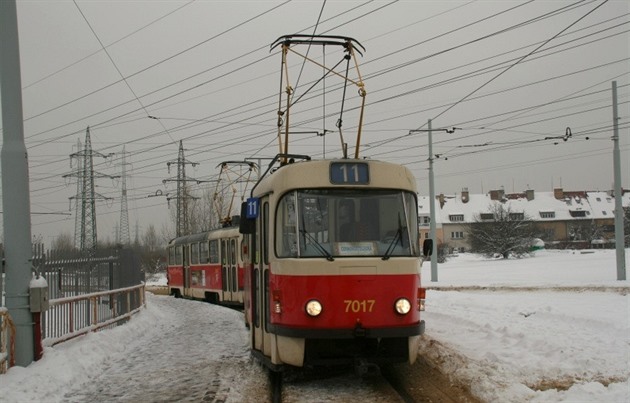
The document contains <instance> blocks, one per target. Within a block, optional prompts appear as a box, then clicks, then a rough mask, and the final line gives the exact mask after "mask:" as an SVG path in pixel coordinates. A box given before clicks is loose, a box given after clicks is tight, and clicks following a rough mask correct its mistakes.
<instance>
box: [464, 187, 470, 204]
mask: <svg viewBox="0 0 630 403" xmlns="http://www.w3.org/2000/svg"><path fill="white" fill-rule="evenodd" d="M469 198H470V196H469V193H468V188H463V189H462V203H468V200H469Z"/></svg>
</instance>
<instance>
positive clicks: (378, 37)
mask: <svg viewBox="0 0 630 403" xmlns="http://www.w3.org/2000/svg"><path fill="white" fill-rule="evenodd" d="M629 4H630V3H629V2H628V1H625V0H624V1H607V2H606V1H534V2H513V1H303V0H293V1H208V0H197V1H155V2H147V1H81V0H77V1H19V2H18V4H17V12H18V24H19V35H20V37H19V40H20V55H21V69H22V88H23V104H24V105H23V107H24V121H25V138H26V145H27V148H28V153H29V167H30V168H29V169H30V172H29V173H30V181H31V183H30V190H31V210H32V213H33V217H32V224H33V227H32V233H33V235H34V236H39V235H41V237H42V238H43V240H44V242H45V243H47V244H48V245H50V242H51V241H52V240H53V239H54V237H55V236H57V235H58V234H59V233H67V234H71V235H74V224H75V211H74V206H73V205H72V203H71V202H70V200H69V198H70V197H74V196H75V195H76V191H77V187H76V183H75V182H74V181H75V178H73V177H66V178H64V175H68V174H72V173H73V172H75V173H76V168H77V164H76V161H73V162H72V164H71V159H70V154H72V153H76V152H77V142H78V141H79V140H80V141H81V142H83V141H84V139H85V131H86V128H87V127H88V126H89V127H90V132H91V140H92V148H93V150H94V151H95V153H100V154H103V155H108V154H110V153H116V154H115V155H113V156H111V157H110V158H107V159H105V158H101V157H98V156H95V157H94V167H95V171H97V172H98V173H101V174H103V175H113V176H119V175H121V171H122V151H123V147H124V149H125V150H126V162H127V165H126V172H127V174H128V175H129V176H128V178H127V181H126V184H127V190H128V205H129V221H130V226H131V233H132V235H131V236H132V239H133V237H134V236H135V228H136V224H137V227H138V228H139V230H140V231H141V232H143V231H144V230H145V229H146V228H147V226H148V225H149V224H151V223H152V224H154V225H155V227H156V228H157V229H158V230H159V229H161V228H163V227H166V226H170V227H171V229H172V228H173V224H172V223H170V219H169V216H170V213H171V212H172V211H173V209H174V206H175V200H171V202H170V209H169V205H168V204H167V200H166V198H165V197H148V196H149V195H154V194H156V192H158V193H159V192H162V193H163V194H166V193H168V192H171V194H173V192H174V189H175V183H174V182H168V183H167V184H166V185H165V184H164V183H163V180H165V179H169V178H174V177H175V176H176V174H177V172H176V169H175V165H171V170H170V172H169V171H168V166H167V162H169V161H170V162H175V161H176V160H177V157H178V145H179V141H180V140H182V141H183V145H184V149H185V156H186V159H187V160H188V161H189V162H191V163H192V162H194V163H196V164H198V165H195V166H193V165H192V164H188V165H187V166H186V174H187V175H188V176H189V177H192V178H195V179H198V180H204V181H211V180H213V179H216V178H217V175H218V174H219V170H218V169H217V165H218V164H219V163H221V162H222V161H235V160H244V159H245V158H252V159H258V158H261V159H262V161H265V160H264V159H265V158H269V157H272V156H274V155H275V154H276V153H277V152H278V143H277V140H276V133H277V130H276V120H277V109H278V89H279V82H280V81H279V80H280V69H279V67H280V61H281V59H280V54H279V50H278V49H274V50H272V51H270V45H271V43H273V42H274V41H275V40H276V39H277V38H278V37H280V36H282V35H285V34H293V33H303V34H312V33H314V32H315V33H317V34H328V35H343V36H350V37H353V38H355V39H356V40H357V41H358V42H359V43H360V44H361V45H363V46H364V47H365V51H364V52H363V57H360V58H359V62H360V65H359V69H360V73H361V76H362V78H363V81H364V82H365V89H366V91H367V97H366V114H365V123H364V134H363V140H362V148H361V152H360V156H361V157H368V158H373V159H382V160H387V161H396V162H400V163H402V164H405V165H406V166H408V167H409V168H410V169H411V170H412V171H413V173H414V174H415V175H416V178H417V182H418V186H419V189H420V194H421V195H428V159H429V155H428V150H427V142H428V136H427V133H426V132H416V133H413V134H409V131H410V130H414V129H421V130H425V129H427V121H428V120H429V119H432V127H433V129H441V128H451V127H457V128H459V129H458V130H456V131H455V132H454V133H452V134H449V133H446V132H444V131H439V130H438V131H435V132H434V133H433V151H434V154H435V155H434V157H435V159H434V161H435V164H434V172H435V180H436V182H435V190H436V193H446V194H455V193H459V192H460V191H461V190H462V189H463V188H468V190H469V191H470V192H472V193H486V192H488V191H490V190H492V189H499V188H501V187H504V188H505V190H506V191H508V192H512V191H515V192H519V191H524V190H525V189H528V188H530V189H535V190H537V191H551V190H552V189H553V188H554V187H562V188H564V189H566V190H610V189H612V187H613V152H612V151H613V142H612V140H611V137H612V134H613V132H612V121H613V119H612V116H613V111H612V91H611V87H612V82H613V81H616V82H617V86H618V104H619V116H620V120H619V125H620V135H621V141H620V144H621V159H622V178H623V180H622V186H623V187H624V188H629V187H630V180H629V177H630V168H629V165H628V161H629V160H630V158H629V148H630V147H629V144H630V141H629V137H630V133H629V130H628V116H629V114H630V113H629V107H628V93H629V91H628V83H629V77H630V74H629V73H630V62H629V59H628V58H629V48H630V44H629V38H630V35H629V34H628V29H629V28H630V18H629V16H628V13H629V12H630V6H629ZM299 50H300V51H303V52H307V51H308V52H309V56H310V57H312V58H313V59H316V60H318V61H320V62H321V61H322V60H323V59H324V58H325V62H326V64H327V65H332V64H335V63H337V61H338V59H339V58H340V53H339V49H336V48H333V47H328V48H326V52H325V55H324V52H323V51H322V49H321V48H320V47H313V48H312V49H310V50H307V48H306V47H303V48H300V49H299ZM289 56H290V57H289V61H288V64H289V67H290V69H291V73H290V79H291V80H292V83H291V84H292V85H293V86H294V87H295V93H296V96H299V95H300V94H303V93H304V92H305V90H306V89H307V88H308V87H310V86H311V85H312V83H313V80H315V79H316V78H318V77H317V74H319V73H320V72H321V68H319V70H317V69H313V68H312V66H313V65H312V66H310V67H308V68H310V70H308V69H307V67H306V66H305V68H304V70H303V72H302V73H301V74H302V75H301V74H300V69H301V63H302V61H301V59H299V58H298V57H295V56H292V55H289ZM298 77H299V82H297V81H298ZM340 83H341V81H340V80H339V79H336V78H335V77H329V78H327V79H326V81H325V85H326V94H327V95H326V100H325V115H326V118H322V116H323V115H324V101H322V100H321V97H317V98H316V100H306V99H307V98H308V96H307V97H305V98H304V99H305V101H304V102H302V103H298V104H297V105H296V107H295V109H293V112H292V116H291V122H292V123H293V128H292V130H294V131H310V132H323V131H324V130H331V132H330V133H328V134H327V135H326V136H325V137H319V136H317V135H315V134H296V135H294V136H293V141H292V142H291V146H290V147H291V148H290V151H291V152H294V153H302V154H309V155H312V156H313V158H322V157H323V156H324V153H325V157H326V158H331V157H339V156H341V152H340V139H339V135H338V133H337V129H336V127H335V124H336V122H337V120H338V119H339V117H340V115H339V109H340V99H341V91H340ZM321 91H322V85H319V86H318V87H315V88H314V89H313V90H312V92H311V93H309V96H318V95H319V94H321ZM347 94H348V95H347V99H346V102H345V106H346V111H345V112H344V114H343V130H344V132H343V133H344V138H345V140H346V141H347V142H348V143H349V144H350V149H351V150H350V151H351V152H354V142H355V137H356V129H357V124H358V119H357V113H356V110H357V107H358V105H359V99H358V97H357V91H356V88H352V87H350V88H349V89H348V93H347ZM149 116H153V117H156V118H158V119H151V118H149ZM567 128H569V130H570V132H571V134H572V137H571V138H569V139H568V141H566V142H565V141H563V140H562V139H560V137H562V136H564V135H565V134H566V133H567ZM549 137H556V138H557V139H555V140H554V139H552V140H549V139H547V140H546V138H549ZM586 138H588V140H586ZM555 143H558V144H555ZM438 156H439V158H438ZM73 170H74V171H73ZM96 184H97V188H96V191H97V193H98V194H100V195H103V196H106V197H110V198H113V200H110V201H109V202H99V203H98V204H97V223H98V236H99V239H100V240H104V239H107V238H109V239H110V240H113V239H115V228H116V227H117V225H118V223H119V218H120V194H121V190H120V189H121V180H120V179H118V180H110V179H107V178H99V179H97V180H96ZM214 186H215V185H214V183H212V182H206V183H202V184H200V185H196V184H195V185H194V186H192V191H193V192H199V193H200V192H201V191H202V190H203V189H209V188H210V189H211V190H214ZM71 206H72V209H71V210H70V207H71ZM41 213H59V214H41ZM68 214H70V215H68Z"/></svg>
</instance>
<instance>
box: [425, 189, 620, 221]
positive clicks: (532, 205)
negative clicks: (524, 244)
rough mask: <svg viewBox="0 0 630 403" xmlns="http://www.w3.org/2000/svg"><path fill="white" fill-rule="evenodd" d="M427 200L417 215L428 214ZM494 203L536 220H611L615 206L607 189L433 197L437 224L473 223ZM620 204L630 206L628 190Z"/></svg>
mask: <svg viewBox="0 0 630 403" xmlns="http://www.w3.org/2000/svg"><path fill="white" fill-rule="evenodd" d="M528 196H529V197H528ZM429 201H430V200H429V197H428V196H420V197H419V198H418V209H419V211H418V213H419V215H420V216H429V214H430V209H429ZM494 203H503V205H504V206H505V208H506V209H509V210H510V211H511V212H512V213H524V214H525V215H526V216H528V217H529V218H530V219H532V220H535V221H566V220H592V219H606V218H610V219H612V218H614V209H615V199H614V197H613V196H611V194H610V192H600V191H596V192H589V191H578V192H569V191H563V190H562V189H556V190H555V191H554V192H534V191H533V190H529V191H526V192H524V193H511V194H508V193H503V192H502V191H491V192H489V193H487V194H470V193H467V192H462V193H460V194H457V195H442V194H440V195H437V196H436V200H435V206H436V223H443V224H449V223H456V222H474V221H476V217H478V216H479V215H480V214H483V213H490V212H491V207H492V206H493V204H494ZM622 205H623V207H624V208H628V207H630V192H628V191H626V192H625V194H624V195H623V197H622ZM440 207H441V208H440ZM461 216H463V220H462V219H461Z"/></svg>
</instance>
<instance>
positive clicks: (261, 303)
mask: <svg viewBox="0 0 630 403" xmlns="http://www.w3.org/2000/svg"><path fill="white" fill-rule="evenodd" d="M268 200H269V199H266V198H265V199H262V200H261V211H260V215H259V218H258V220H257V221H258V222H257V225H256V253H255V257H254V264H253V268H254V273H253V276H252V277H253V279H252V280H253V282H252V291H253V292H252V293H253V296H252V322H253V324H252V325H253V338H254V340H253V343H252V344H253V346H254V348H255V349H256V350H259V351H261V352H262V353H264V355H266V356H270V355H271V339H270V336H269V333H267V329H266V323H267V318H268V316H269V296H268V293H269V254H268V253H269V252H268V251H269V201H268Z"/></svg>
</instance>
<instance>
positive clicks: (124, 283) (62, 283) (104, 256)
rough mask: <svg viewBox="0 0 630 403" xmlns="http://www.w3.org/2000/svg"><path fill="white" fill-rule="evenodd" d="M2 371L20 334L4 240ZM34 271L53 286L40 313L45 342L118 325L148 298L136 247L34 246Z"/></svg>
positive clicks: (0, 313) (0, 271) (0, 255)
mask: <svg viewBox="0 0 630 403" xmlns="http://www.w3.org/2000/svg"><path fill="white" fill-rule="evenodd" d="M0 258H2V259H1V260H2V265H1V269H0V294H2V298H0V373H2V371H3V370H4V371H6V368H7V366H9V365H10V363H8V362H7V360H8V358H7V357H13V354H10V350H11V348H12V344H13V343H15V337H12V336H11V332H12V330H11V329H12V326H11V324H12V323H11V320H10V315H9V312H8V311H7V309H6V308H3V307H2V306H3V305H4V292H5V290H4V286H5V285H6V284H3V283H4V278H3V277H4V269H5V268H4V259H3V251H2V245H1V244H0ZM32 266H33V270H34V272H35V273H36V274H37V275H39V276H43V277H44V278H45V279H46V282H47V285H48V305H49V306H48V309H46V310H45V311H44V312H42V313H41V315H39V317H40V320H41V323H40V326H41V337H42V340H43V344H44V345H48V346H50V345H54V344H57V343H60V342H62V341H65V340H68V339H70V338H72V337H76V336H78V335H81V334H84V333H87V332H90V331H96V330H99V329H102V328H108V327H114V326H117V325H118V324H120V323H123V322H125V321H127V320H128V319H129V318H130V317H131V315H133V314H134V313H136V312H137V311H139V310H140V309H141V308H142V307H143V306H144V303H145V300H144V290H145V289H144V272H143V271H142V265H141V262H140V260H139V258H138V257H137V256H136V254H135V253H134V251H133V250H131V249H108V250H96V251H94V252H92V253H91V254H89V255H87V256H86V255H85V254H81V253H79V252H76V251H50V250H49V251H46V252H44V249H43V247H42V246H41V245H34V246H33V258H32Z"/></svg>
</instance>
